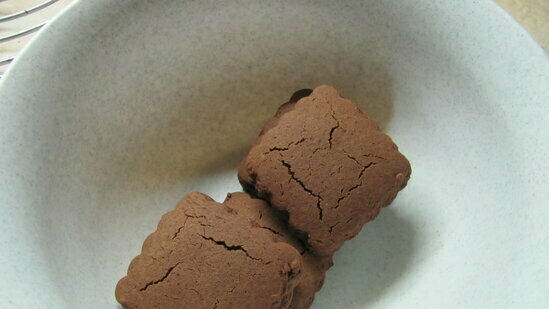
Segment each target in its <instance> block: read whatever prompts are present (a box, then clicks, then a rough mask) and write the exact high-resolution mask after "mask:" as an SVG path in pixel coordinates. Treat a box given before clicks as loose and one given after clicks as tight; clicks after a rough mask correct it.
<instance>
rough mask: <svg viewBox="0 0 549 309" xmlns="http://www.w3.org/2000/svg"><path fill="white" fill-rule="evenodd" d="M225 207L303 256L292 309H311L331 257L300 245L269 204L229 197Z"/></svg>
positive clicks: (235, 195) (234, 195) (240, 195)
mask: <svg viewBox="0 0 549 309" xmlns="http://www.w3.org/2000/svg"><path fill="white" fill-rule="evenodd" d="M223 204H224V205H226V206H227V207H229V208H230V209H233V210H234V211H236V212H238V214H239V215H244V216H247V217H248V218H249V219H250V221H251V222H252V224H253V225H254V226H257V227H258V228H262V229H266V230H268V231H270V232H271V233H272V236H273V237H274V239H276V240H277V241H282V242H285V243H288V244H290V245H292V246H293V247H294V248H296V249H297V250H298V251H300V252H301V255H302V257H303V264H302V267H301V279H300V281H299V283H298V284H297V286H296V287H295V290H294V297H293V299H292V303H291V305H290V307H289V308H290V309H307V308H309V307H310V306H311V304H312V303H313V300H314V296H315V293H316V292H317V291H318V290H320V288H321V287H322V284H323V283H324V277H325V274H326V271H327V270H328V269H329V268H330V267H331V266H332V265H333V262H332V257H331V256H321V257H318V256H315V255H313V254H312V253H311V252H309V251H307V250H306V248H305V247H304V246H303V245H302V244H301V242H299V241H298V240H297V239H296V238H295V237H294V236H293V235H292V234H291V232H290V231H289V229H288V227H287V226H286V224H285V223H284V222H283V220H281V218H280V217H279V216H278V215H277V214H276V212H275V211H274V209H272V208H271V207H269V205H268V204H267V202H265V201H264V200H261V199H255V198H252V197H251V196H249V195H248V194H246V193H241V192H237V193H229V194H228V195H227V198H226V199H225V201H224V202H223Z"/></svg>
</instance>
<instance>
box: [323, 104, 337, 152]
mask: <svg viewBox="0 0 549 309" xmlns="http://www.w3.org/2000/svg"><path fill="white" fill-rule="evenodd" d="M326 104H328V106H329V107H330V116H331V117H332V119H333V120H335V122H336V125H335V126H333V127H332V128H331V129H330V133H329V134H328V144H329V145H330V149H332V146H333V138H334V133H335V131H336V130H337V129H339V127H340V122H339V120H337V118H336V116H335V111H334V109H333V108H332V105H331V104H330V103H328V102H326Z"/></svg>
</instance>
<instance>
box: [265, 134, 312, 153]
mask: <svg viewBox="0 0 549 309" xmlns="http://www.w3.org/2000/svg"><path fill="white" fill-rule="evenodd" d="M306 140H307V139H306V138H304V137H303V138H301V139H300V140H298V141H292V142H290V143H289V144H288V146H286V147H278V146H275V147H271V148H269V151H267V152H266V153H265V154H268V153H269V152H275V151H288V150H290V148H291V147H292V146H297V145H299V144H301V143H303V142H304V141H306Z"/></svg>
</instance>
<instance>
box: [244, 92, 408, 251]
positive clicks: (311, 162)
mask: <svg viewBox="0 0 549 309" xmlns="http://www.w3.org/2000/svg"><path fill="white" fill-rule="evenodd" d="M302 96H303V95H299V96H298V97H302ZM410 174H411V168H410V164H409V162H408V160H407V159H406V158H405V157H404V156H403V155H402V154H401V153H400V152H399V151H398V148H397V146H396V145H395V144H394V143H393V141H392V140H391V138H390V137H389V136H387V135H386V134H384V133H383V132H381V130H380V129H379V127H378V125H377V124H376V123H375V122H374V121H373V120H371V119H369V118H368V117H366V116H365V115H364V114H363V113H362V112H361V111H360V110H359V109H358V107H357V105H356V104H355V103H353V102H352V101H350V100H347V99H344V98H341V97H340V96H339V94H338V92H337V91H336V90H335V89H334V88H332V87H329V86H319V87H317V88H316V89H314V90H313V91H312V93H311V94H310V95H309V96H305V97H302V98H301V99H299V101H297V102H296V103H291V102H290V103H287V104H284V105H283V106H282V107H281V109H280V110H279V112H278V113H277V114H276V115H275V117H273V118H272V119H271V120H269V121H268V122H267V124H266V125H265V127H264V129H263V131H262V132H261V135H260V136H259V138H258V139H257V140H256V142H255V143H254V145H253V146H252V148H251V149H250V151H249V153H248V155H247V156H246V158H245V159H244V160H243V162H242V163H241V165H240V167H239V170H238V177H239V180H240V182H241V183H242V185H243V186H244V188H245V189H246V190H247V191H249V192H251V193H253V194H256V195H258V196H260V197H263V198H265V199H267V200H268V201H269V202H270V204H271V206H272V207H274V208H276V209H277V210H278V211H280V212H282V213H285V214H287V216H288V220H289V225H290V227H291V228H292V229H294V230H296V231H297V232H298V233H299V235H300V237H301V239H302V240H303V241H305V242H306V243H307V245H308V247H309V248H310V249H311V251H312V252H313V253H315V254H317V255H326V256H330V255H332V254H333V253H334V252H335V251H336V250H337V249H339V248H340V247H341V245H342V244H343V242H344V241H345V240H347V239H350V238H352V237H354V236H355V235H356V234H358V232H359V231H360V229H361V228H362V226H363V225H364V223H366V222H368V221H370V220H372V219H373V218H374V217H375V216H377V214H378V213H379V211H380V209H381V208H382V207H385V206H387V205H388V204H390V203H391V202H392V201H393V199H394V198H395V197H396V195H397V193H398V191H400V190H401V189H402V188H404V187H405V186H406V183H407V181H408V179H409V177H410Z"/></svg>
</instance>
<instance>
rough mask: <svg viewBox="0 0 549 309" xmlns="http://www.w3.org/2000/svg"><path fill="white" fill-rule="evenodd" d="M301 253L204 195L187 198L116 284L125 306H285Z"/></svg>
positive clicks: (170, 308)
mask: <svg viewBox="0 0 549 309" xmlns="http://www.w3.org/2000/svg"><path fill="white" fill-rule="evenodd" d="M301 265H302V258H301V256H300V253H299V252H298V251H297V250H296V249H295V248H294V247H293V246H290V245H288V244H286V243H284V242H278V241H276V240H275V239H273V236H272V233H271V232H270V231H267V230H265V229H262V228H258V227H254V226H252V224H251V222H250V220H249V219H248V217H246V216H242V215H238V214H237V213H236V212H235V211H233V210H231V209H230V208H228V207H226V206H224V205H222V204H219V203H216V202H215V201H213V200H212V199H211V198H209V197H208V196H206V195H204V194H202V193H190V194H188V195H186V196H185V197H184V198H183V199H182V200H181V202H180V203H179V205H178V206H177V208H176V209H175V210H173V211H170V212H169V213H167V214H165V215H164V216H163V217H162V219H161V220H160V222H159V224H158V228H157V230H156V231H155V232H154V233H152V234H151V235H150V236H149V237H148V238H147V239H146V240H145V242H144V243H143V248H142V252H141V254H140V255H139V256H137V257H136V258H135V259H134V260H133V261H132V262H131V264H130V266H129V269H128V275H127V276H126V277H124V278H122V279H121V280H120V281H119V282H118V285H117V287H116V299H117V300H118V302H120V304H122V306H123V307H124V308H127V309H137V308H139V309H148V308H162V309H181V308H217V309H221V308H227V309H232V308H250V309H252V308H254V309H255V308H265V309H268V308H269V309H270V308H288V307H289V305H290V302H291V300H292V297H293V291H294V288H295V286H296V284H297V283H298V282H299V280H300V272H301Z"/></svg>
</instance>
